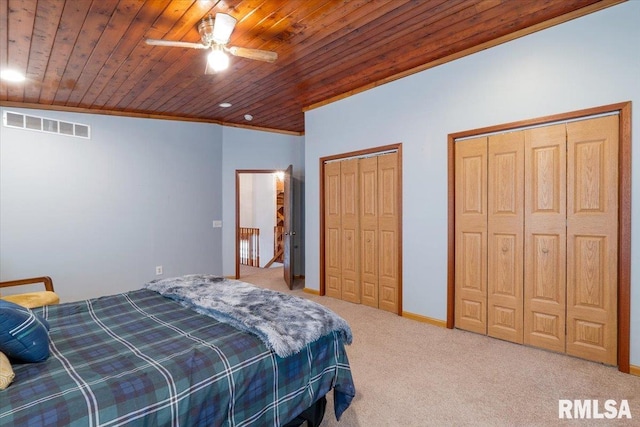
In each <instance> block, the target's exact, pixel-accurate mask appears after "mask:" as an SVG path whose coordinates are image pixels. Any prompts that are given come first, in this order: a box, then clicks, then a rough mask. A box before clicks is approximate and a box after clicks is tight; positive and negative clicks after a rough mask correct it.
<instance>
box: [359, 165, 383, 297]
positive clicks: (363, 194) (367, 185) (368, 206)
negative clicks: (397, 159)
mask: <svg viewBox="0 0 640 427" xmlns="http://www.w3.org/2000/svg"><path fill="white" fill-rule="evenodd" d="M358 166H359V170H360V237H361V238H360V259H361V263H360V279H361V283H362V295H361V300H362V303H363V304H366V305H369V306H371V307H376V308H377V307H378V159H377V157H368V158H364V159H360V163H359V165H358Z"/></svg>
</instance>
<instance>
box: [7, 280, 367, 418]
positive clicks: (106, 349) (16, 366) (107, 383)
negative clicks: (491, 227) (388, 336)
mask: <svg viewBox="0 0 640 427" xmlns="http://www.w3.org/2000/svg"><path fill="white" fill-rule="evenodd" d="M172 280H173V279H171V280H164V281H154V282H150V284H147V285H146V286H145V287H143V288H142V289H139V290H135V291H131V292H127V293H123V294H118V295H111V296H105V297H101V298H96V299H90V300H86V301H80V302H73V303H64V304H59V305H53V306H47V307H43V308H40V309H34V310H33V312H34V313H35V314H38V315H40V316H41V317H42V318H44V319H45V322H48V326H49V333H48V337H49V338H48V339H49V351H50V355H49V357H48V358H47V359H46V360H45V361H43V362H39V363H13V362H12V367H13V370H14V373H15V378H14V380H13V383H12V384H11V385H10V386H9V387H7V388H6V389H5V390H2V391H0V424H1V425H34V426H35V425H65V426H66V425H78V426H80V425H81V426H119V425H153V426H156V425H157V426H160V425H166V426H179V425H180V426H250V425H251V426H284V425H287V424H289V425H297V424H299V423H301V422H303V421H304V420H307V421H308V422H309V425H317V424H318V423H319V422H321V420H322V415H323V414H324V404H325V402H326V400H325V395H326V394H327V393H328V392H330V391H331V390H333V402H334V408H333V409H334V411H333V412H334V414H335V416H336V418H337V419H340V416H341V415H342V413H343V412H344V411H345V410H346V409H347V408H348V406H349V405H350V403H351V400H352V399H353V397H354V396H355V388H354V384H353V380H352V376H351V371H350V367H349V361H348V358H347V354H346V350H345V344H348V343H350V341H351V336H350V333H351V331H350V330H349V329H348V326H346V329H345V325H346V323H345V324H339V325H338V326H336V325H333V326H331V327H329V328H328V329H327V328H326V327H325V326H326V323H330V322H327V321H325V320H324V319H323V317H322V316H325V315H326V314H325V313H322V314H321V315H320V316H316V315H315V314H313V313H314V312H313V310H315V309H316V308H314V307H312V308H311V309H310V308H308V307H307V306H306V304H308V303H311V304H314V303H312V302H311V301H308V300H306V299H302V298H296V297H293V296H291V295H286V294H280V293H276V292H273V291H269V290H264V289H259V288H257V287H253V286H252V285H248V284H245V283H243V282H238V281H228V280H226V279H220V278H213V276H206V277H205V276H184V277H182V278H178V280H177V282H176V280H173V282H172ZM214 281H215V283H213V284H214V285H215V286H217V287H218V288H220V289H224V292H226V293H227V295H226V296H221V297H220V298H216V297H215V292H211V291H210V289H211V285H212V282H214ZM176 283H177V285H176ZM194 283H196V284H198V286H193V285H194ZM200 285H202V286H200ZM154 286H155V288H154ZM159 287H160V288H163V289H161V290H159V289H158V288H159ZM254 288H255V289H256V292H257V294H255V295H251V297H252V298H253V299H251V300H250V302H248V303H247V301H246V300H242V299H240V300H238V301H241V302H240V303H238V302H237V301H235V300H236V299H238V298H244V294H246V293H247V292H248V291H247V292H244V291H242V290H245V289H248V290H249V291H250V292H254ZM193 289H197V292H196V293H195V294H193V293H192V294H190V296H186V295H187V294H183V293H181V292H182V291H184V290H187V291H189V292H191V291H192V290H193ZM237 289H240V291H236V290H237ZM211 294H214V297H212V298H213V299H214V300H215V302H214V303H213V304H214V305H211V303H209V305H207V302H206V301H205V302H202V301H200V299H201V296H203V295H204V296H206V298H209V297H211ZM238 294H243V295H240V296H238ZM229 295H230V296H229ZM225 298H227V299H232V300H234V301H232V302H231V303H232V305H233V304H236V305H238V306H239V307H240V308H241V310H240V311H241V312H248V313H249V315H248V316H247V317H248V318H249V320H248V321H246V322H245V321H244V320H243V318H238V317H235V318H234V315H235V314H233V313H231V312H230V311H228V310H226V309H221V308H220V307H219V306H217V305H219V304H221V302H220V300H224V299H225ZM256 298H257V300H256ZM273 298H275V299H277V300H283V301H285V303H286V304H292V305H294V306H298V305H300V303H302V306H301V307H299V308H300V310H301V312H302V313H307V315H305V316H307V317H309V316H311V317H313V319H312V320H313V321H315V322H316V323H319V322H322V323H324V325H323V327H325V329H322V330H320V331H319V332H318V331H316V332H315V333H316V335H317V334H319V337H318V336H314V335H313V334H311V335H309V334H307V335H309V336H308V337H307V342H303V343H300V342H295V343H293V344H291V345H290V346H289V347H288V348H285V349H283V348H278V347H277V346H276V347H274V345H273V344H272V342H271V341H268V337H266V338H265V336H266V335H268V334H270V333H271V332H273V330H275V329H278V328H280V329H282V331H285V332H286V331H288V330H292V329H295V328H297V327H298V326H299V325H298V324H297V323H296V322H298V321H299V319H295V316H294V315H293V314H291V313H289V310H291V308H290V307H289V306H288V307H286V308H284V309H280V310H274V307H273V305H275V302H277V301H275V300H273ZM209 299H211V298H209ZM194 304H196V305H194ZM225 304H226V303H225ZM316 305H317V306H318V307H322V306H320V305H318V304H316ZM261 306H265V307H266V309H267V311H271V312H272V313H271V314H267V317H268V316H272V317H274V318H278V319H284V320H285V321H284V322H281V323H280V324H279V325H276V326H273V325H272V324H271V323H269V322H271V321H272V320H273V319H267V320H265V321H264V322H263V321H259V320H255V319H254V321H255V323H257V324H258V328H257V329H252V328H254V327H255V325H252V324H251V317H256V316H258V314H256V313H258V312H259V311H260V310H261V308H260V307H261ZM283 310H284V311H283ZM324 310H326V311H329V310H327V309H324ZM308 313H312V314H311V315H308ZM329 315H331V312H329ZM333 315H335V314H333ZM336 318H337V320H336V319H334V320H335V321H337V322H338V323H339V322H340V321H342V319H340V318H339V317H337V316H336ZM334 320H332V321H334ZM342 322H344V321H342ZM265 331H266V332H265ZM293 335H295V334H293ZM285 339H286V340H288V338H285ZM309 340H311V341H309ZM287 345H288V344H287Z"/></svg>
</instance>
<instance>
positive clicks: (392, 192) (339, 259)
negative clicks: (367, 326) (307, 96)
mask: <svg viewBox="0 0 640 427" xmlns="http://www.w3.org/2000/svg"><path fill="white" fill-rule="evenodd" d="M320 183H321V184H320V295H327V296H331V297H334V298H339V299H342V300H345V301H350V302H353V303H357V304H366V305H369V306H372V307H375V308H379V309H382V310H386V311H390V312H393V313H396V314H399V315H401V314H402V211H401V207H402V144H395V145H389V146H384V147H376V148H371V149H367V150H361V151H356V152H350V153H343V154H339V155H335V156H329V157H324V158H321V159H320Z"/></svg>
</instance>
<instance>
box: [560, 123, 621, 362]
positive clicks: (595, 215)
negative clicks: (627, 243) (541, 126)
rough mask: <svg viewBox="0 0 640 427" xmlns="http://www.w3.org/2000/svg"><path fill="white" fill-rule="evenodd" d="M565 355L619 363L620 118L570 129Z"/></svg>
mask: <svg viewBox="0 0 640 427" xmlns="http://www.w3.org/2000/svg"><path fill="white" fill-rule="evenodd" d="M567 137H568V174H567V179H568V183H567V188H568V197H567V239H568V244H567V257H568V271H567V353H568V354H571V355H574V356H578V357H582V358H586V359H590V360H594V361H597V362H602V363H607V364H610V365H615V364H616V363H617V292H618V289H617V287H618V279H617V264H618V258H617V246H618V239H617V236H618V162H617V160H618V117H617V116H608V117H600V118H596V119H590V120H585V121H579V122H573V123H569V124H568V125H567Z"/></svg>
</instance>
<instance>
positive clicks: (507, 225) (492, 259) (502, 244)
mask: <svg viewBox="0 0 640 427" xmlns="http://www.w3.org/2000/svg"><path fill="white" fill-rule="evenodd" d="M488 164H489V169H488V194H487V197H488V231H487V233H488V242H487V244H488V247H487V251H488V263H487V274H488V280H487V315H488V319H487V321H488V325H487V334H488V335H490V336H492V337H496V338H500V339H504V340H507V341H513V342H517V343H520V344H522V340H523V299H522V298H523V297H522V295H523V261H524V259H523V258H524V256H523V232H524V200H523V199H524V132H523V131H520V132H511V133H504V134H500V135H492V136H490V137H489V157H488Z"/></svg>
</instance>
